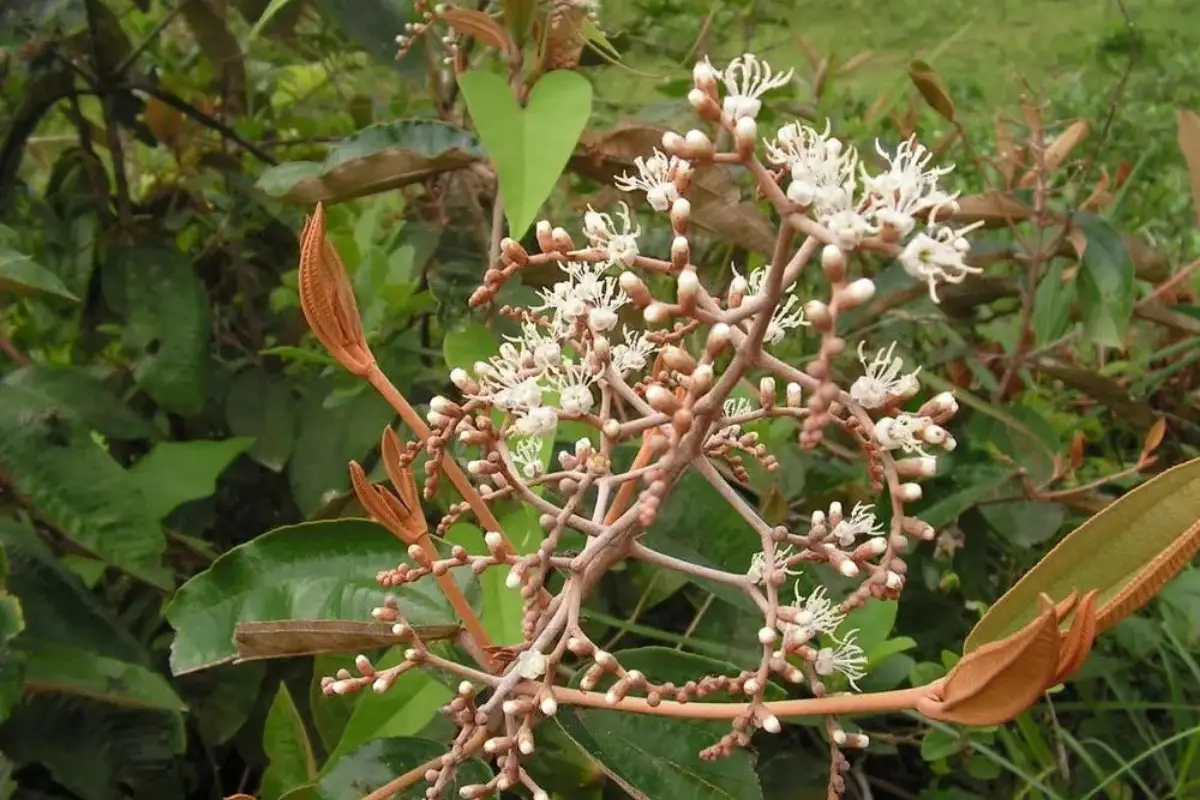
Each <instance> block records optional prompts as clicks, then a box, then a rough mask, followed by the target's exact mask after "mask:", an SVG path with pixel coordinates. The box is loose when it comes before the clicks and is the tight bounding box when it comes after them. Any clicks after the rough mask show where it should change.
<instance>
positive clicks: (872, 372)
mask: <svg viewBox="0 0 1200 800" xmlns="http://www.w3.org/2000/svg"><path fill="white" fill-rule="evenodd" d="M865 346H866V343H865V342H859V343H858V360H859V361H860V362H862V365H863V369H864V370H866V374H865V375H863V376H862V377H861V378H859V379H857V380H856V381H854V383H852V384H850V399H851V400H853V401H854V402H856V403H858V404H859V405H860V406H862V407H863V408H879V407H880V406H884V405H887V404H888V403H889V402H892V401H894V400H900V399H904V398H907V397H912V396H913V395H914V394H916V393H917V390H918V389H919V388H920V386H919V384H918V383H917V373H919V372H920V371H921V368H920V367H917V368H916V369H915V370H913V371H912V372H909V373H908V374H906V375H901V374H900V371H901V370H902V369H903V368H904V359H902V358H900V357H899V356H896V355H895V352H896V343H895V342H892V344H891V346H890V347H888V349H887V350H880V351H878V352H877V353H876V354H875V358H873V359H872V360H871V361H867V356H866V354H865V353H863V348H864V347H865Z"/></svg>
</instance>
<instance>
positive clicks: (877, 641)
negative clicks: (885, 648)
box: [838, 600, 900, 656]
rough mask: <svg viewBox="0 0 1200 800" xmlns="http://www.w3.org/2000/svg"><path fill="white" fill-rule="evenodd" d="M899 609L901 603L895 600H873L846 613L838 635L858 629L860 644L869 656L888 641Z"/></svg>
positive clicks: (841, 635)
mask: <svg viewBox="0 0 1200 800" xmlns="http://www.w3.org/2000/svg"><path fill="white" fill-rule="evenodd" d="M899 610H900V603H898V602H897V601H895V600H872V601H871V602H869V603H867V604H866V605H865V606H861V607H860V608H856V609H854V610H853V611H851V612H850V613H849V614H847V615H846V619H844V620H843V621H842V624H841V625H840V626H839V627H838V636H839V637H843V636H845V635H846V634H847V633H849V632H850V631H853V630H857V631H858V646H859V647H861V648H862V649H863V652H865V653H866V654H867V655H868V656H869V655H870V654H871V652H872V651H873V650H875V649H876V648H879V647H881V646H882V645H883V643H884V642H885V641H887V638H888V634H890V633H891V632H892V628H894V627H895V626H896V614H897V613H898V612H899ZM895 652H899V651H895ZM889 655H890V653H889Z"/></svg>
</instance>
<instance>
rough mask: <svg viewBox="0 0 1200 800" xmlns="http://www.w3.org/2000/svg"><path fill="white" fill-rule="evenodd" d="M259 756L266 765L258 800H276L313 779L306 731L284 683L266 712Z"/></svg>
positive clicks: (314, 773) (314, 766)
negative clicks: (266, 761) (259, 799)
mask: <svg viewBox="0 0 1200 800" xmlns="http://www.w3.org/2000/svg"><path fill="white" fill-rule="evenodd" d="M263 753H265V754H266V756H267V760H268V761H269V762H270V766H269V767H267V771H266V772H265V773H264V774H263V779H262V788H261V789H260V790H259V797H260V798H261V800H279V798H280V797H282V796H283V795H284V794H286V793H287V792H289V791H291V790H293V789H295V788H297V787H299V786H303V785H306V784H309V783H312V782H313V781H314V780H316V778H317V762H316V759H315V758H314V757H313V751H312V745H311V744H310V743H309V741H308V731H307V730H305V728H304V720H303V719H302V718H301V717H300V712H299V711H298V710H297V709H296V703H295V702H294V701H293V700H292V695H291V693H290V692H288V688H287V684H285V683H280V684H279V691H277V692H276V693H275V700H274V701H273V702H272V703H271V710H270V711H269V712H267V721H266V724H265V725H264V726H263Z"/></svg>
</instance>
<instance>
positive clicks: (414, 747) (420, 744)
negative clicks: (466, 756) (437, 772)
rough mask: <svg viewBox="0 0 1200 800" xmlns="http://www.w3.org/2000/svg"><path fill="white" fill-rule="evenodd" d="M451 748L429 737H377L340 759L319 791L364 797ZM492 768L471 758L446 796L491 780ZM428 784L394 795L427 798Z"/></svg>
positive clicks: (338, 797)
mask: <svg viewBox="0 0 1200 800" xmlns="http://www.w3.org/2000/svg"><path fill="white" fill-rule="evenodd" d="M446 751H447V747H446V745H444V744H441V743H440V742H433V741H430V740H428V739H415V738H409V737H396V738H391V739H376V740H375V741H373V742H368V743H367V744H364V745H363V746H362V747H359V748H358V749H356V750H354V751H353V752H351V753H349V754H347V755H346V756H345V757H343V758H341V759H339V760H338V763H337V766H336V767H335V768H334V769H333V771H332V772H330V773H329V774H328V775H326V776H325V777H323V778H321V781H320V783H319V784H318V785H317V790H318V792H319V793H320V795H321V798H322V800H362V798H363V797H364V796H366V795H368V794H370V793H371V792H373V791H375V790H376V789H378V788H379V787H381V786H383V785H384V784H386V783H388V782H389V781H390V780H392V779H393V778H395V777H396V776H397V775H403V774H404V773H405V772H408V771H409V770H411V769H414V768H415V767H418V766H420V765H421V764H424V763H425V762H427V761H429V760H431V759H434V758H437V757H438V756H441V755H443V754H445V753H446ZM491 778H492V771H491V770H490V769H489V768H488V767H487V765H486V764H484V763H483V762H481V761H478V760H476V759H471V760H469V761H467V762H466V763H464V764H460V765H459V766H458V768H457V769H456V771H455V775H454V780H453V781H451V784H450V786H449V787H448V789H447V791H446V792H445V796H446V797H458V793H459V790H460V789H461V788H462V787H463V786H470V785H471V784H476V783H487V782H488V781H489V780H491ZM425 789H426V785H425V784H424V783H418V784H417V785H415V786H413V787H411V788H409V789H407V790H405V791H403V792H400V793H399V794H395V795H392V796H393V797H395V798H397V800H424V798H425Z"/></svg>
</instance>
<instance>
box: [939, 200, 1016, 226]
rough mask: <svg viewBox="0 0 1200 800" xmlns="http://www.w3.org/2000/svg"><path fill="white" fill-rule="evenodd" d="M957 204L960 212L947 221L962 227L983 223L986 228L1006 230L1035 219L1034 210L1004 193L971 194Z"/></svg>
mask: <svg viewBox="0 0 1200 800" xmlns="http://www.w3.org/2000/svg"><path fill="white" fill-rule="evenodd" d="M957 202H958V211H956V212H954V213H953V214H951V215H950V216H949V217H948V218H947V219H950V220H952V221H953V222H956V223H958V224H960V225H968V224H970V223H972V222H979V221H982V222H983V227H985V228H1006V227H1008V226H1009V225H1012V224H1015V223H1019V222H1025V221H1026V220H1029V219H1033V215H1034V211H1033V209H1032V208H1030V207H1029V206H1027V205H1025V204H1024V203H1022V202H1021V201H1020V200H1017V199H1016V198H1015V197H1013V196H1012V195H1010V194H1005V193H1003V192H985V193H984V194H970V195H967V196H966V197H960V198H958V200H957Z"/></svg>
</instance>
